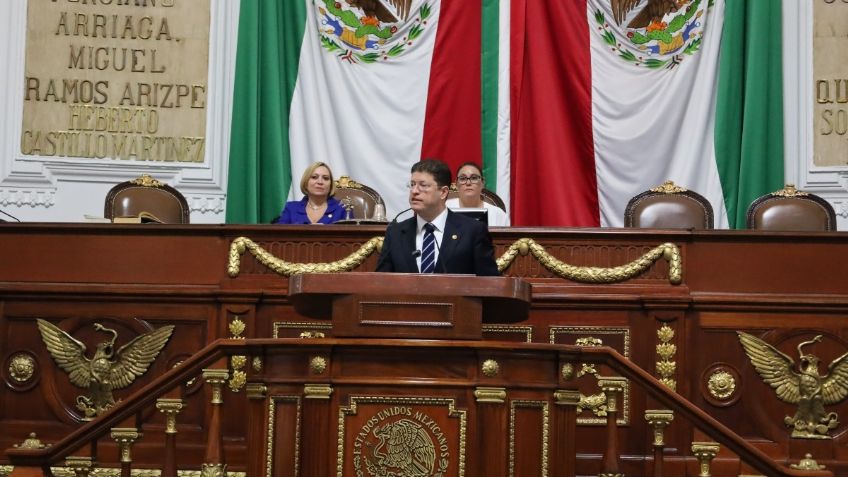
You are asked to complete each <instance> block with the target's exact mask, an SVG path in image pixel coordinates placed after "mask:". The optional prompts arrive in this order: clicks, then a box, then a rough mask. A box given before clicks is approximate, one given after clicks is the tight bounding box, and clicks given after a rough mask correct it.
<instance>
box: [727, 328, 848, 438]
mask: <svg viewBox="0 0 848 477" xmlns="http://www.w3.org/2000/svg"><path fill="white" fill-rule="evenodd" d="M737 334H738V335H739V341H740V342H741V343H742V347H743V348H745V354H747V355H748V359H750V360H751V364H752V365H754V369H756V370H757V373H759V375H760V377H762V378H763V381H765V382H766V383H767V384H768V385H769V386H771V387H772V388H774V390H775V392H776V393H777V398H778V399H780V400H781V401H783V402H785V403H789V404H797V405H798V409H797V411H796V412H795V416H794V417H789V416H786V417H785V418H784V419H783V422H784V423H785V424H786V425H787V426H790V427H792V437H797V438H802V439H829V438H830V436H829V435H828V434H827V432H828V431H829V430H831V429H834V428H835V427H836V426H838V425H839V421H838V417H837V415H836V413H835V412H826V411H825V409H824V406H825V405H832V404H837V403H839V402H841V401H842V400H844V399H845V397H846V396H848V359H846V357H848V353H845V354H843V355H842V356H840V357H838V358H836V359H834V360H833V362H832V363H830V365H829V366H828V367H827V370H828V373H827V374H826V375H824V376H822V375H820V374H819V358H818V357H816V356H815V355H812V354H804V351H803V350H802V349H801V348H802V347H804V346H807V345H811V344H813V343H819V342H821V340H822V336H821V335H818V336H816V337H815V338H813V339H812V340H809V341H804V342H802V343H800V344H799V345H798V355H799V360H798V361H799V362H798V370H797V371H796V370H795V369H794V368H795V362H794V361H793V360H792V358H790V357H789V356H787V355H786V354H784V353H782V352H780V351H779V350H778V349H777V348H775V347H774V346H772V345H770V344H768V343H766V342H765V341H763V340H761V339H760V338H757V337H756V336H753V335H749V334H747V333H743V332H741V331H738V332H737Z"/></svg>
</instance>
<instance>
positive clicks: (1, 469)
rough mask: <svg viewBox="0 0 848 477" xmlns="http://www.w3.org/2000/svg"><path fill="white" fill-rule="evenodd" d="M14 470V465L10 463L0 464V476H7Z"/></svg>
mask: <svg viewBox="0 0 848 477" xmlns="http://www.w3.org/2000/svg"><path fill="white" fill-rule="evenodd" d="M13 470H15V467H14V466H11V465H0V477H8V475H9V474H11V473H12V471H13Z"/></svg>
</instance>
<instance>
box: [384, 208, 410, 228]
mask: <svg viewBox="0 0 848 477" xmlns="http://www.w3.org/2000/svg"><path fill="white" fill-rule="evenodd" d="M410 210H412V207H409V208H406V209H403V210H401V211H400V212H398V213H397V215H395V218H393V219H392V221H391V222H389V225H388V226H389V227H391V226H392V224H396V223H397V219H398V217H400V216H401V215H403V214H405V213H407V212H409V211H410Z"/></svg>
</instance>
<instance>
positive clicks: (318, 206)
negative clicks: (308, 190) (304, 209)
mask: <svg viewBox="0 0 848 477" xmlns="http://www.w3.org/2000/svg"><path fill="white" fill-rule="evenodd" d="M307 205H309V208H310V209H312V210H321V209H323V208H324V207H326V206H327V204H326V202H325V203H324V205H315V204H313V203H312V202H311V201H310V202H307Z"/></svg>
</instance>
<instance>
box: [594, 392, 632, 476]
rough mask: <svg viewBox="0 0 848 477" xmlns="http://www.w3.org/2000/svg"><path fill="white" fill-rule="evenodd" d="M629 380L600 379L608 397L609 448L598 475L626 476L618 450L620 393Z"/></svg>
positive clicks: (605, 452)
mask: <svg viewBox="0 0 848 477" xmlns="http://www.w3.org/2000/svg"><path fill="white" fill-rule="evenodd" d="M626 383H627V380H625V379H624V378H618V377H611V378H603V379H599V380H598V386H600V387H601V389H602V390H603V391H604V394H605V395H606V397H607V448H606V450H605V451H604V458H603V461H602V463H601V466H602V467H601V473H600V474H598V477H624V473H623V472H622V471H621V463H620V460H621V459H620V456H619V451H618V422H617V419H618V395H619V394H622V391H624V385H625V384H626Z"/></svg>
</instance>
